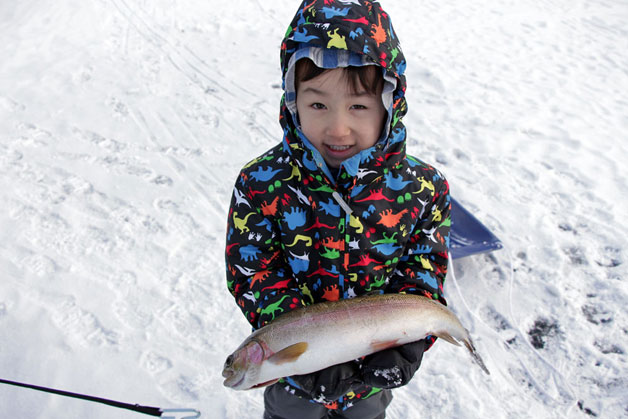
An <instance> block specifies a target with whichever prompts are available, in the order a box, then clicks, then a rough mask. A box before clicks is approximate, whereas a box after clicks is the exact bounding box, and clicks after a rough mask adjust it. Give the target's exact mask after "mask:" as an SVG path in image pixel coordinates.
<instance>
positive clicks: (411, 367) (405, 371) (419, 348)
mask: <svg viewBox="0 0 628 419" xmlns="http://www.w3.org/2000/svg"><path fill="white" fill-rule="evenodd" d="M425 346H426V342H425V340H420V341H418V342H412V343H407V344H405V345H402V346H398V347H396V348H390V349H384V350H383V351H380V352H376V353H374V354H372V355H369V356H367V357H366V358H365V359H364V363H363V364H362V380H363V381H364V383H365V384H367V385H370V386H373V387H379V388H386V389H388V388H395V387H401V386H405V385H406V384H408V382H409V381H410V380H411V379H412V377H413V376H414V373H415V372H416V371H417V370H418V369H419V366H420V365H421V360H422V359H423V352H425Z"/></svg>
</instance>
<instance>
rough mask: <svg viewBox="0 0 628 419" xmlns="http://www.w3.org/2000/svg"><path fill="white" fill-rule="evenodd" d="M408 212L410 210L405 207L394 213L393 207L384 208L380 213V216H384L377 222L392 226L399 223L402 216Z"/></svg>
mask: <svg viewBox="0 0 628 419" xmlns="http://www.w3.org/2000/svg"><path fill="white" fill-rule="evenodd" d="M406 212H408V210H407V209H404V210H403V211H400V212H398V213H397V214H393V212H392V210H391V209H387V210H384V211H382V212H380V213H379V216H380V217H382V218H381V220H379V221H378V222H377V224H382V225H384V226H386V227H388V228H392V227H394V226H396V225H397V224H399V221H400V220H401V217H403V214H405V213H406Z"/></svg>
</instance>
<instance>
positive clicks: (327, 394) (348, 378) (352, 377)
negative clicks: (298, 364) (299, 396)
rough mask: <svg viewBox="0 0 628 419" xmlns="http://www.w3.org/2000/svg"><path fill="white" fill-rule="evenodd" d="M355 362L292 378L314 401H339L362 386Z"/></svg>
mask: <svg viewBox="0 0 628 419" xmlns="http://www.w3.org/2000/svg"><path fill="white" fill-rule="evenodd" d="M359 375H360V374H359V370H358V366H357V364H356V363H355V362H353V361H349V362H345V363H344V364H338V365H332V366H331V367H327V368H325V369H323V370H320V371H316V372H313V373H311V374H305V375H293V376H292V377H290V378H291V379H292V380H293V381H294V382H295V383H296V384H297V385H298V386H299V387H300V388H301V390H303V391H305V392H306V393H308V394H309V396H310V397H311V398H312V400H321V398H323V399H324V400H328V401H332V400H337V399H338V398H340V397H341V396H344V395H345V394H347V393H348V392H350V391H351V390H352V389H353V388H354V387H356V386H357V385H359V384H360V381H359Z"/></svg>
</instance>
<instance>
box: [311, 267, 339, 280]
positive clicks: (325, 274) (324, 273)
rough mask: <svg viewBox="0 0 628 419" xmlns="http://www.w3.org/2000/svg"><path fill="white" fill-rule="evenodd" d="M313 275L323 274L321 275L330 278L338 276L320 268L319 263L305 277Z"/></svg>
mask: <svg viewBox="0 0 628 419" xmlns="http://www.w3.org/2000/svg"><path fill="white" fill-rule="evenodd" d="M315 275H323V276H331V277H332V278H338V277H339V276H340V275H338V274H332V273H331V272H327V271H326V270H325V269H323V268H321V265H320V264H319V265H318V269H317V270H315V271H314V272H312V273H311V274H309V275H308V276H307V277H308V278H311V277H313V276H315Z"/></svg>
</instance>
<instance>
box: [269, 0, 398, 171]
mask: <svg viewBox="0 0 628 419" xmlns="http://www.w3.org/2000/svg"><path fill="white" fill-rule="evenodd" d="M306 57H307V58H310V59H311V60H312V61H313V62H314V63H315V64H316V65H317V66H318V67H321V68H337V67H347V66H364V65H376V66H379V67H380V68H381V69H382V74H383V76H384V90H383V93H382V102H383V104H384V107H385V108H386V109H387V111H388V123H387V124H386V126H385V127H384V130H383V133H382V137H381V138H380V141H379V142H378V143H377V144H376V145H375V146H373V147H371V148H369V149H367V150H363V151H362V152H361V153H359V154H357V155H355V156H353V157H351V158H350V159H348V160H346V161H345V162H343V163H342V166H341V170H342V168H344V169H345V170H346V172H347V173H348V174H349V176H351V177H353V176H357V174H358V171H360V169H366V168H367V167H368V166H369V165H371V166H372V165H373V164H374V162H377V165H380V166H381V165H382V164H384V160H386V161H387V162H386V163H390V164H394V162H393V160H395V161H396V160H398V159H400V158H405V137H406V136H405V132H406V131H405V127H404V126H403V124H402V123H401V118H402V117H403V115H405V113H406V111H407V106H406V100H405V90H406V80H405V76H404V71H405V67H406V63H405V59H404V57H403V53H402V52H401V47H400V45H399V41H398V38H397V35H396V34H395V31H394V30H393V27H392V24H391V22H390V18H389V16H388V14H387V13H386V12H385V11H384V10H383V9H382V8H381V5H380V4H379V3H378V2H377V1H369V0H310V1H307V0H306V1H304V2H303V3H302V4H301V5H300V6H299V9H298V10H297V13H296V15H295V16H294V19H293V20H292V22H291V23H290V26H289V28H288V30H287V31H286V35H285V37H284V40H283V42H282V44H281V68H282V81H283V89H284V95H283V97H282V100H281V115H280V122H281V125H282V127H283V129H284V139H283V141H284V148H285V150H286V151H287V152H288V153H289V154H291V155H292V156H293V157H294V158H296V159H297V161H298V162H300V163H301V164H302V166H304V167H306V168H307V169H308V170H310V171H312V172H316V171H322V172H323V173H324V174H325V175H326V176H325V177H326V178H328V179H329V180H331V183H335V180H334V177H333V176H332V175H331V173H330V171H329V169H328V167H327V165H326V164H325V161H324V159H323V158H322V156H321V155H320V153H318V151H317V150H316V149H315V148H314V147H313V146H312V145H311V144H310V143H309V141H308V140H307V138H306V137H305V136H304V135H303V133H302V132H301V131H300V128H299V125H298V119H297V115H296V92H295V87H294V69H295V65H296V62H297V61H298V60H300V59H302V58H306ZM388 160H390V161H388ZM365 171H366V170H362V173H364V172H365Z"/></svg>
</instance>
